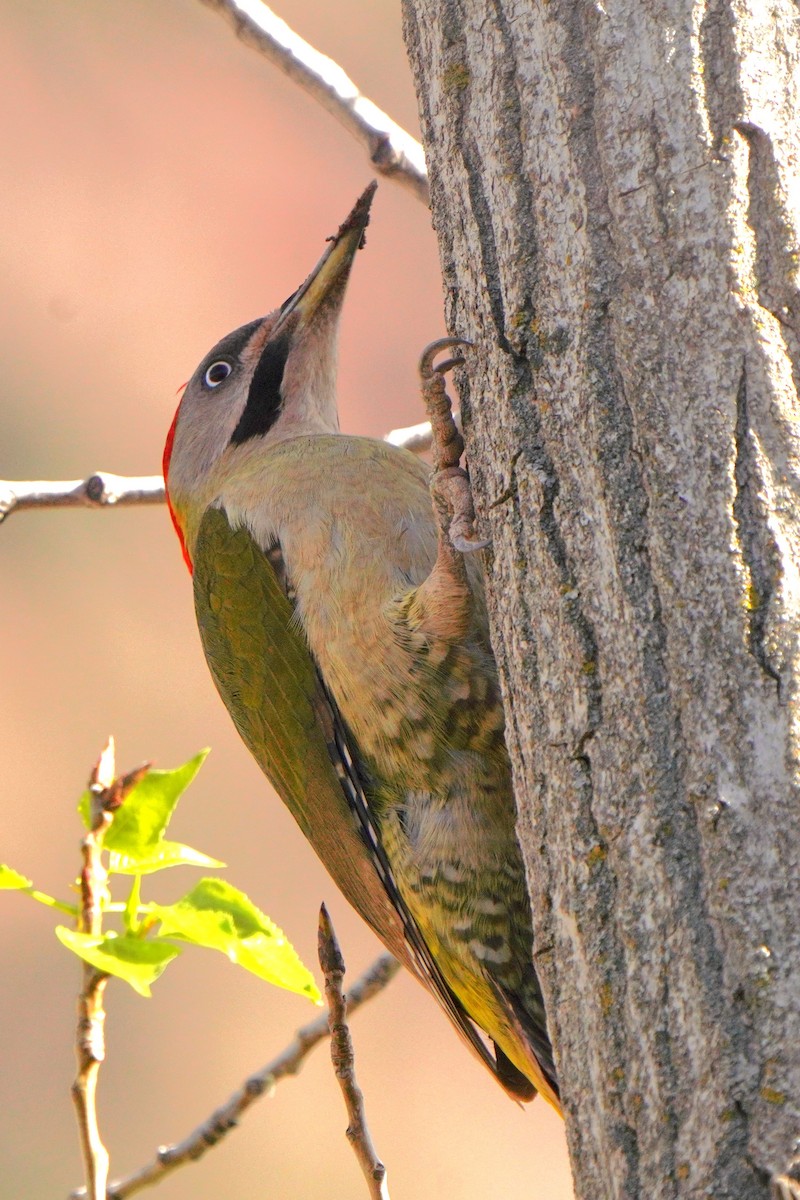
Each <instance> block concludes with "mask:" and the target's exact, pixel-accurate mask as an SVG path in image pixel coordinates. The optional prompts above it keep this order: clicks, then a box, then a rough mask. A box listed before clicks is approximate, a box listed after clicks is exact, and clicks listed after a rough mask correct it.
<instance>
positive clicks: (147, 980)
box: [56, 925, 181, 996]
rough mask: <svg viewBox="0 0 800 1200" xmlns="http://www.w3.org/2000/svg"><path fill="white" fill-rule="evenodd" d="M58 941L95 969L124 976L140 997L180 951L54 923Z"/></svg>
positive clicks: (153, 942) (154, 942) (158, 944)
mask: <svg viewBox="0 0 800 1200" xmlns="http://www.w3.org/2000/svg"><path fill="white" fill-rule="evenodd" d="M56 937H57V938H58V940H59V941H60V942H61V943H62V944H63V945H64V946H66V947H67V949H68V950H71V951H72V952H73V954H77V956H78V958H82V959H83V960H84V961H85V962H88V963H91V965H92V966H93V967H96V968H97V970H98V971H104V972H105V973H106V974H107V975H116V976H117V978H118V979H124V980H125V982H126V983H129V984H130V985H131V987H132V988H133V990H134V991H135V992H138V993H139V995H140V996H149V995H150V984H151V983H155V981H156V979H158V977H159V975H160V974H161V972H162V971H163V970H164V969H165V968H166V967H167V965H168V964H169V963H170V962H171V961H172V959H173V958H177V956H178V955H179V954H180V953H181V950H180V947H179V946H171V945H169V943H167V942H162V941H158V940H156V941H147V942H145V941H143V940H142V939H141V938H137V937H127V936H124V935H121V934H116V933H107V934H105V936H103V937H92V936H91V934H88V933H79V932H78V931H77V930H76V929H67V928H66V926H64V925H57V926H56Z"/></svg>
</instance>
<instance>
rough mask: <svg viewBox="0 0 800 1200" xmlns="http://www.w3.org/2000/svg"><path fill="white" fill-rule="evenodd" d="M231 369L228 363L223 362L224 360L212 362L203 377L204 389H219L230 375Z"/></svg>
mask: <svg viewBox="0 0 800 1200" xmlns="http://www.w3.org/2000/svg"><path fill="white" fill-rule="evenodd" d="M232 370H233V367H232V366H231V364H230V363H229V362H225V360H224V358H221V359H219V360H218V361H217V362H213V363H212V364H211V366H210V367H209V368H208V370H207V371H206V373H205V375H204V376H203V383H204V384H205V385H206V387H210V388H215V387H219V385H220V384H221V383H223V382H224V381H225V380H226V379H227V378H228V376H229V375H230V373H231V371H232Z"/></svg>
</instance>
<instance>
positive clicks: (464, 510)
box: [419, 337, 489, 554]
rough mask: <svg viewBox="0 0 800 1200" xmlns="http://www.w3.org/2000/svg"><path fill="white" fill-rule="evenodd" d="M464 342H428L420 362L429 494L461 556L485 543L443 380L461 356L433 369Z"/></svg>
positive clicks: (449, 339)
mask: <svg viewBox="0 0 800 1200" xmlns="http://www.w3.org/2000/svg"><path fill="white" fill-rule="evenodd" d="M469 345H471V343H470V342H467V341H464V339H463V338H453V337H447V338H439V339H438V341H435V342H431V344H430V345H429V346H426V348H425V349H424V350H423V352H422V356H421V358H420V360H419V375H420V380H421V383H422V399H423V401H424V403H425V409H426V412H427V414H428V420H429V421H430V423H431V439H432V447H431V448H432V451H433V476H432V478H431V493H432V496H433V500H434V510H435V512H436V516H437V520H438V522H439V527H440V530H441V532H442V534H443V536H444V537H445V538H446V539H447V540H449V542H450V544H451V545H452V546H453V547H454V548H455V549H456V550H458V551H459V552H460V553H462V554H469V553H471V552H472V551H474V550H483V549H484V548H485V547H486V546H488V545H489V542H488V540H487V539H483V538H479V537H478V536H477V534H476V532H475V508H474V505H473V502H472V491H471V489H470V485H469V475H468V474H467V472H466V471H465V470H464V468H463V467H462V466H461V465H460V459H461V455H462V454H463V453H464V439H463V437H462V436H461V432H460V430H459V429H458V426H457V425H456V422H455V419H454V417H453V403H452V400H451V399H450V396H449V395H448V392H447V387H446V386H445V380H444V377H445V375H446V374H447V372H448V371H451V370H452V369H453V367H457V366H461V364H462V363H463V362H464V359H463V357H462V356H461V355H460V354H456V355H454V356H452V357H451V358H447V359H445V360H444V362H441V363H438V364H437V365H434V360H435V358H436V356H437V355H438V354H441V352H442V351H443V350H449V349H451V348H452V347H454V346H469Z"/></svg>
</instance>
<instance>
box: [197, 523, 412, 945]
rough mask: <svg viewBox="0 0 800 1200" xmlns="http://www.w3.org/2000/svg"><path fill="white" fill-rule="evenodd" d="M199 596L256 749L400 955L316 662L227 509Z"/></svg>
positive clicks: (397, 930)
mask: <svg viewBox="0 0 800 1200" xmlns="http://www.w3.org/2000/svg"><path fill="white" fill-rule="evenodd" d="M193 559H194V599H195V611H196V613H197V623H198V626H199V628H200V636H201V639H202V642H203V649H204V650H205V654H206V659H207V660H208V665H209V667H210V669H211V674H212V676H213V678H214V682H215V683H216V685H217V689H218V691H219V693H220V695H221V697H222V699H223V701H224V703H225V706H226V708H227V709H228V711H229V713H230V714H231V717H232V718H233V722H234V724H235V725H236V728H237V729H238V731H239V733H240V734H241V736H242V739H243V741H244V743H245V745H246V746H247V748H248V750H249V751H250V753H251V754H252V755H253V757H254V758H255V760H256V762H257V763H258V765H259V766H260V767H261V769H262V771H263V772H264V774H265V775H266V776H267V778H268V779H269V780H270V782H271V783H272V785H273V787H274V788H275V790H276V791H277V792H278V794H279V796H280V797H281V799H282V800H283V801H284V803H285V804H286V805H287V807H288V808H289V810H290V812H291V813H292V816H293V817H294V818H295V820H296V821H297V823H298V825H299V826H300V828H301V829H302V831H303V833H304V834H305V835H306V837H307V838H308V840H309V841H310V842H311V844H312V846H313V847H314V849H315V850H316V852H317V854H318V855H319V857H320V858H321V859H322V862H323V864H324V866H325V867H326V868H327V870H328V871H329V873H330V874H331V875H332V876H333V879H334V881H335V882H336V884H337V885H338V886H339V888H340V889H341V890H342V892H344V894H345V895H346V896H347V898H348V899H349V900H350V902H351V904H353V906H354V907H355V908H356V909H357V910H358V912H359V913H360V914H361V916H362V917H363V918H364V919H365V920H366V921H367V922H368V923H369V924H370V925H372V927H373V928H374V929H375V931H376V932H377V934H378V936H379V937H380V938H381V940H382V941H383V942H384V943H385V944H386V946H387V947H388V948H389V949H390V950H391V951H392V953H393V954H395V955H396V956H397V957H398V958H400V959H401V960H403V961H405V962H406V963H407V962H408V951H407V949H406V946H405V938H404V932H403V923H402V920H401V919H400V917H399V915H398V914H397V912H396V911H395V909H394V907H393V905H392V903H391V901H390V899H389V897H388V896H387V894H386V890H385V888H384V886H383V883H382V882H381V879H380V876H379V875H378V874H377V872H376V870H375V866H374V863H373V860H372V856H371V855H370V853H369V851H368V849H367V846H366V844H365V843H364V840H363V839H362V837H361V835H360V833H359V830H358V827H357V825H356V823H355V822H354V820H353V815H352V813H351V811H350V807H349V805H348V802H347V799H346V796H345V794H344V792H343V790H342V787H341V784H340V782H339V779H338V778H337V775H336V771H335V770H334V767H333V765H332V763H331V757H330V752H329V738H330V730H329V734H328V737H326V733H325V730H324V728H323V720H322V719H323V718H324V717H325V716H326V715H328V716H329V718H330V721H329V723H330V725H331V728H332V724H333V715H332V714H331V713H327V714H326V711H325V710H326V708H327V706H326V704H325V697H324V694H323V693H322V690H321V686H320V682H319V678H318V675H317V672H316V668H315V666H314V663H313V661H312V659H311V656H310V654H309V652H308V649H307V647H306V646H305V643H304V641H303V639H302V637H301V635H300V633H299V632H298V630H297V627H296V625H295V624H294V623H293V622H292V612H293V610H292V606H291V604H290V602H289V600H288V599H287V597H286V595H285V593H284V591H283V588H282V587H281V583H280V581H279V579H278V577H277V576H276V573H275V571H274V569H273V567H272V566H271V564H270V562H269V560H268V559H267V558H266V556H265V555H264V554H263V553H262V552H261V550H260V549H259V548H258V546H257V545H256V544H255V542H254V541H253V539H252V537H251V535H250V534H249V532H248V531H247V530H246V529H238V530H235V531H234V530H232V529H231V527H230V524H229V522H228V518H227V516H226V515H225V513H224V512H222V511H221V510H220V509H217V508H209V509H208V511H207V512H206V513H205V515H204V517H203V520H202V523H201V526H200V532H199V535H198V538H197V543H196V545H195V551H194V556H193Z"/></svg>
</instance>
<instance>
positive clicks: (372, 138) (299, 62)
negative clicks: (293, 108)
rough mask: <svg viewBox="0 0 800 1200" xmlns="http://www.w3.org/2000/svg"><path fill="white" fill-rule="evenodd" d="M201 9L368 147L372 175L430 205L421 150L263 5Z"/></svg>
mask: <svg viewBox="0 0 800 1200" xmlns="http://www.w3.org/2000/svg"><path fill="white" fill-rule="evenodd" d="M203 3H204V4H206V5H207V6H208V7H209V8H215V9H216V10H217V11H218V12H220V13H221V14H222V15H223V16H224V17H225V18H226V19H227V20H228V21H229V22H230V24H231V25H232V26H233V28H234V30H235V31H236V36H237V37H238V38H239V39H240V40H241V41H242V42H244V43H245V44H246V45H248V46H251V47H252V48H253V49H254V50H258V51H259V53H260V54H263V55H264V56H265V57H266V58H268V59H269V60H270V62H272V63H274V64H275V66H278V67H280V69H281V70H282V71H284V72H285V73H286V74H287V75H288V76H289V77H290V78H291V79H293V80H294V81H295V83H298V84H299V85H300V87H302V88H303V89H304V90H305V91H307V92H309V93H310V95H312V96H313V97H314V99H315V100H318V101H319V103H320V104H321V105H322V106H323V108H325V109H326V110H327V111H328V112H329V113H331V115H332V116H334V117H336V119H337V120H338V121H340V122H341V123H342V125H344V126H345V128H346V129H348V130H349V132H350V133H352V134H353V136H354V137H355V138H357V139H358V141H359V142H361V143H362V144H363V145H364V146H366V148H367V151H368V153H369V156H370V161H371V163H372V165H373V166H374V167H375V170H376V171H379V172H380V173H381V174H382V175H387V176H389V177H390V178H392V179H395V180H397V182H398V183H402V184H405V185H406V186H407V187H408V188H410V189H411V191H413V193H414V195H415V196H416V197H417V199H418V200H421V201H422V203H423V204H425V205H426V206H427V205H428V204H429V203H430V196H429V191H428V172H427V169H426V166H425V154H424V151H423V149H422V146H421V145H420V143H419V142H418V141H417V140H416V138H413V137H412V136H411V134H410V133H407V132H406V130H405V129H403V128H401V126H400V125H398V124H397V123H396V122H395V121H393V120H392V119H391V117H389V116H387V114H386V113H385V112H383V111H382V110H381V109H380V108H378V106H377V105H376V104H373V103H372V101H371V100H368V99H367V97H366V96H362V94H361V92H360V91H359V89H358V88H357V87H356V85H355V84H354V83H353V81H352V79H350V77H349V76H348V75H347V74H346V73H345V71H343V70H342V68H341V67H340V66H339V64H338V63H336V62H334V61H333V59H332V58H328V57H327V55H325V54H320V52H319V51H318V50H315V49H314V47H313V46H311V45H309V43H308V42H306V41H304V40H303V38H301V37H300V36H299V34H297V33H295V32H294V30H293V29H291V28H290V27H289V26H288V25H287V24H286V22H285V21H282V20H281V18H280V17H278V16H276V15H275V13H274V12H273V11H272V10H271V9H270V8H268V7H267V5H266V4H263V3H262V2H261V0H203Z"/></svg>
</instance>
